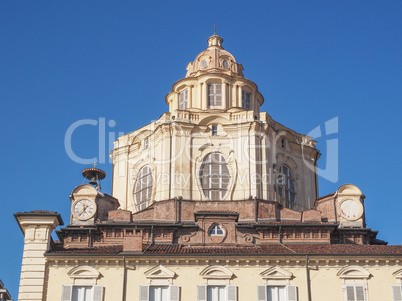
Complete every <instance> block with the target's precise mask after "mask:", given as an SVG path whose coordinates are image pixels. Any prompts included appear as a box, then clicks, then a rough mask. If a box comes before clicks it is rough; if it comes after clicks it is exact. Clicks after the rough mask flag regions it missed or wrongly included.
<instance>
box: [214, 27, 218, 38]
mask: <svg viewBox="0 0 402 301" xmlns="http://www.w3.org/2000/svg"><path fill="white" fill-rule="evenodd" d="M216 27H218V26H216V24H214V36H216Z"/></svg>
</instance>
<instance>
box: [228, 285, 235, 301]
mask: <svg viewBox="0 0 402 301" xmlns="http://www.w3.org/2000/svg"><path fill="white" fill-rule="evenodd" d="M226 296H227V299H226V300H227V301H237V286H235V285H227V286H226Z"/></svg>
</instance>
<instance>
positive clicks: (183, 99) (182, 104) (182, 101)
mask: <svg viewBox="0 0 402 301" xmlns="http://www.w3.org/2000/svg"><path fill="white" fill-rule="evenodd" d="M187 102H188V89H186V90H183V91H181V92H180V93H179V110H185V109H187Z"/></svg>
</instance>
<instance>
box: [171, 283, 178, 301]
mask: <svg viewBox="0 0 402 301" xmlns="http://www.w3.org/2000/svg"><path fill="white" fill-rule="evenodd" d="M169 290H170V292H169V296H170V300H169V301H179V300H180V287H178V286H177V285H171V286H169Z"/></svg>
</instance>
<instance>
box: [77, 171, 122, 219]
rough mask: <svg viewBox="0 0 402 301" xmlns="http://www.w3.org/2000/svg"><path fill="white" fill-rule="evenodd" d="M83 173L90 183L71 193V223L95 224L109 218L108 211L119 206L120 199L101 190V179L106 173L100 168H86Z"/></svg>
mask: <svg viewBox="0 0 402 301" xmlns="http://www.w3.org/2000/svg"><path fill="white" fill-rule="evenodd" d="M82 175H83V176H84V177H85V178H86V179H88V180H89V184H84V185H80V186H78V187H76V188H75V189H74V190H73V192H72V193H71V194H70V201H71V217H70V224H71V225H82V226H85V225H94V224H95V222H96V221H104V220H107V218H108V216H107V213H108V211H111V210H116V209H117V208H119V206H120V204H119V201H118V200H117V199H116V198H114V197H112V196H110V195H107V194H106V193H102V192H101V191H100V189H101V186H100V180H101V179H104V178H105V177H106V173H105V172H104V171H103V170H100V169H98V168H95V167H93V168H87V169H84V170H83V172H82Z"/></svg>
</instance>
